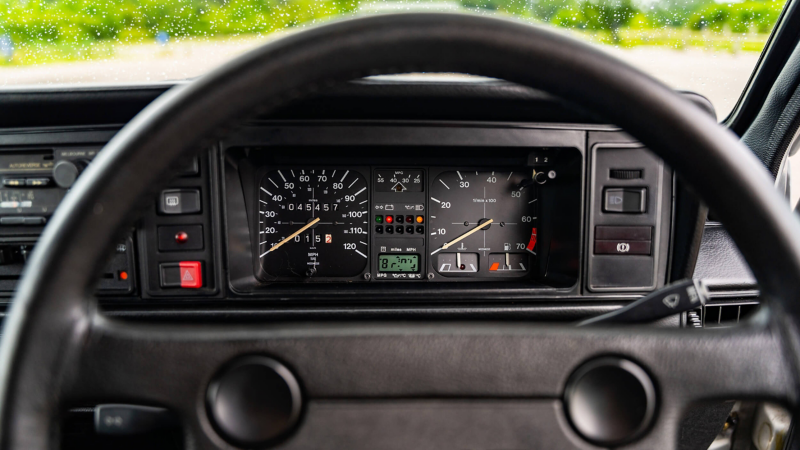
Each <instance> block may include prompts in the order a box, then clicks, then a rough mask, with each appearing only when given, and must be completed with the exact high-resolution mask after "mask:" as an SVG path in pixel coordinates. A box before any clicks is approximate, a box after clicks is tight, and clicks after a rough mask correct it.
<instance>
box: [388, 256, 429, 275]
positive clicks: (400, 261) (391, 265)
mask: <svg viewBox="0 0 800 450" xmlns="http://www.w3.org/2000/svg"><path fill="white" fill-rule="evenodd" d="M378 271H379V272H384V273H403V272H412V273H417V272H419V255H397V254H389V255H386V254H382V255H379V256H378Z"/></svg>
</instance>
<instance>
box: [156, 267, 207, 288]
mask: <svg viewBox="0 0 800 450" xmlns="http://www.w3.org/2000/svg"><path fill="white" fill-rule="evenodd" d="M202 267H203V266H202V263H201V262H200V261H180V262H172V263H162V264H161V265H160V269H161V287H162V288H178V287H179V288H185V289H199V288H201V287H203V270H202Z"/></svg>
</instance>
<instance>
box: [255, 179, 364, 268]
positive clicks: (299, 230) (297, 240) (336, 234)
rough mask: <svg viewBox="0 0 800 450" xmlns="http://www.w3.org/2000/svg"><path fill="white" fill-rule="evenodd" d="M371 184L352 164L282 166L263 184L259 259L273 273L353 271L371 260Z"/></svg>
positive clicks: (260, 188)
mask: <svg viewBox="0 0 800 450" xmlns="http://www.w3.org/2000/svg"><path fill="white" fill-rule="evenodd" d="M368 211H369V189H367V181H366V179H365V178H364V176H363V175H362V174H360V173H358V172H357V171H355V170H349V169H303V168H283V169H280V170H273V171H270V172H268V173H266V174H265V175H264V177H263V178H262V179H261V183H260V185H259V210H258V215H259V259H260V261H261V267H262V268H263V270H264V272H266V273H267V274H268V275H271V276H273V277H354V276H357V275H359V274H360V273H361V272H363V271H364V269H365V267H366V265H367V255H368V254H369V251H368V242H369V239H368V238H367V233H368V231H367V213H368Z"/></svg>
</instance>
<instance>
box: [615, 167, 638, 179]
mask: <svg viewBox="0 0 800 450" xmlns="http://www.w3.org/2000/svg"><path fill="white" fill-rule="evenodd" d="M642 172H643V171H642V170H641V169H639V170H632V169H611V170H610V171H609V174H608V176H609V177H610V178H612V179H615V180H638V179H639V178H642Z"/></svg>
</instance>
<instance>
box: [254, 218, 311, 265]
mask: <svg viewBox="0 0 800 450" xmlns="http://www.w3.org/2000/svg"><path fill="white" fill-rule="evenodd" d="M317 222H319V217H317V218H316V219H314V220H312V221H311V222H308V223H307V224H306V225H305V226H304V227H303V228H300V229H299V230H297V231H295V232H294V233H292V234H290V235H289V237H287V238H286V239H284V240H282V241H280V242H278V243H277V244H275V245H273V246H272V248H271V249H269V250H267V251H266V252H264V253H263V254H262V255H261V256H260V258H263V257H264V255H266V254H267V253H269V252H271V251H273V250H276V249H277V248H278V247H280V246H281V245H283V244H285V243H287V242H289V241H291V240H292V239H294V237H295V236H297V235H298V234H300V233H302V232H303V231H306V230H307V229H309V228H311V227H312V226H314V224H316V223H317Z"/></svg>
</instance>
